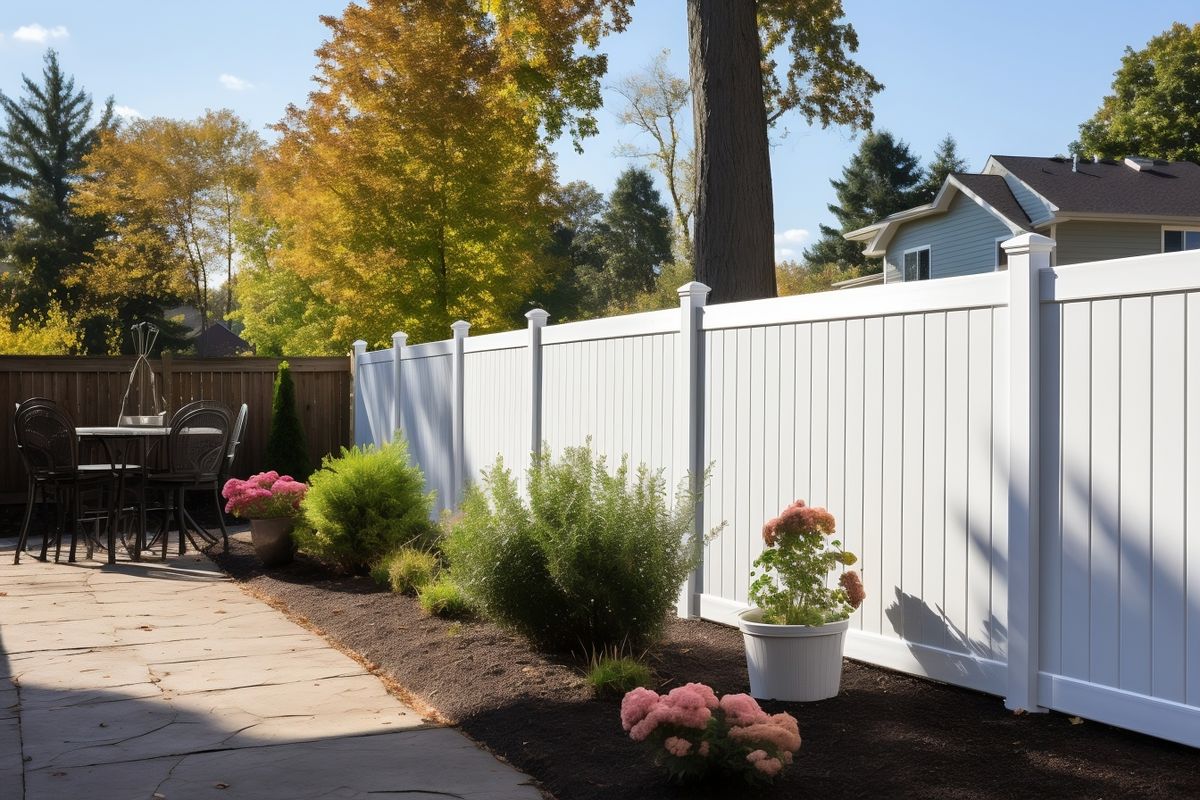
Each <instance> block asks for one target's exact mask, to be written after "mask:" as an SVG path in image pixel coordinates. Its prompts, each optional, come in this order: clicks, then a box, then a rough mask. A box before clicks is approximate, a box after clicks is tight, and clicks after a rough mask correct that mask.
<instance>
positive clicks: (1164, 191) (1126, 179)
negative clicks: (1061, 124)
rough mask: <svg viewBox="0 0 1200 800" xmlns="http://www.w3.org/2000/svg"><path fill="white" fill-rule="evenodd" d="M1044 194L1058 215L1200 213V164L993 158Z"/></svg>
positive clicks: (1017, 157) (1157, 215)
mask: <svg viewBox="0 0 1200 800" xmlns="http://www.w3.org/2000/svg"><path fill="white" fill-rule="evenodd" d="M993 162H994V163H995V164H998V165H999V166H1000V167H1001V168H1002V169H1003V170H1004V171H1006V172H1008V173H1009V174H1011V175H1012V176H1013V177H1014V178H1016V179H1017V180H1019V181H1021V183H1024V184H1025V185H1026V186H1028V187H1029V188H1030V189H1032V190H1033V191H1034V192H1036V193H1037V194H1039V195H1041V196H1042V198H1044V199H1045V200H1046V201H1048V202H1049V203H1050V204H1051V205H1053V206H1055V207H1056V209H1057V213H1056V216H1059V217H1062V216H1073V215H1090V214H1094V215H1110V216H1123V217H1125V216H1144V217H1154V218H1177V217H1200V164H1193V163H1191V162H1188V161H1154V160H1151V159H1138V158H1128V159H1125V160H1124V161H1099V162H1092V161H1085V160H1080V161H1079V162H1078V165H1077V166H1076V167H1075V168H1074V169H1072V160H1071V159H1069V158H1063V157H1055V158H1038V157H1030V156H992V157H991V158H990V159H989V160H988V168H987V169H985V172H995V171H996V170H994V169H993V167H992V164H993Z"/></svg>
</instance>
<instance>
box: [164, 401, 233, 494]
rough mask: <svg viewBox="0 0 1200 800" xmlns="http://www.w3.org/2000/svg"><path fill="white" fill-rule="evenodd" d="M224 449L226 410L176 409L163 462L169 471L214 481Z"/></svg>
mask: <svg viewBox="0 0 1200 800" xmlns="http://www.w3.org/2000/svg"><path fill="white" fill-rule="evenodd" d="M228 452H229V412H228V411H226V410H225V409H224V408H215V407H214V408H207V407H201V408H193V409H191V410H190V411H183V412H182V413H176V415H175V419H173V420H172V421H171V430H170V431H169V432H168V433H167V465H168V470H169V471H170V472H171V474H172V475H177V476H188V477H191V478H193V479H194V480H196V481H198V482H199V481H215V480H217V479H218V478H219V477H220V474H221V469H222V467H224V465H225V456H226V454H227V453H228Z"/></svg>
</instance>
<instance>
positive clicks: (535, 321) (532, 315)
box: [525, 308, 550, 328]
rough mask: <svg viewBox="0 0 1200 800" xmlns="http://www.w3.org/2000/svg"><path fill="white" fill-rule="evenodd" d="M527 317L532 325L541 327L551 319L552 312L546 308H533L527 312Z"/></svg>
mask: <svg viewBox="0 0 1200 800" xmlns="http://www.w3.org/2000/svg"><path fill="white" fill-rule="evenodd" d="M525 319H527V320H529V324H530V325H532V326H534V327H537V328H540V327H542V326H543V325H545V324H546V320H548V319H550V312H549V311H547V310H546V309H544V308H531V309H529V311H526V312H525Z"/></svg>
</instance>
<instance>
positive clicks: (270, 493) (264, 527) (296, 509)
mask: <svg viewBox="0 0 1200 800" xmlns="http://www.w3.org/2000/svg"><path fill="white" fill-rule="evenodd" d="M307 492H308V486H307V485H306V484H303V483H301V482H299V481H297V480H293V479H292V477H291V476H290V475H280V474H279V473H278V472H275V471H274V470H271V471H270V472H260V473H259V474H257V475H252V476H250V477H249V478H247V479H246V480H244V481H243V480H238V479H237V478H230V479H229V480H228V481H227V482H226V483H225V487H224V488H223V489H222V490H221V495H222V496H223V497H224V498H225V500H226V503H225V510H226V511H228V512H229V513H231V514H233V515H234V516H235V517H240V518H242V519H248V520H250V541H251V542H252V543H253V544H254V552H255V553H257V554H258V557H259V559H261V560H262V562H263V565H264V566H268V567H275V566H279V565H280V564H286V563H288V562H289V561H291V560H292V557H293V556H294V555H295V552H296V545H295V543H294V541H293V540H292V529H293V528H295V526H296V515H297V514H299V513H300V502H301V501H302V500H303V499H304V495H305V494H306V493H307Z"/></svg>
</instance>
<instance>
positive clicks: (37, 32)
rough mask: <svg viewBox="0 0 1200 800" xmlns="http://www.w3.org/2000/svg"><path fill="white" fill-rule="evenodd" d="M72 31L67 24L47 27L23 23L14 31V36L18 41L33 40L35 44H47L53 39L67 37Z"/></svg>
mask: <svg viewBox="0 0 1200 800" xmlns="http://www.w3.org/2000/svg"><path fill="white" fill-rule="evenodd" d="M70 35H71V33H70V32H69V31H68V30H67V28H66V26H65V25H55V26H54V27H53V28H47V27H45V26H43V25H39V24H38V23H36V22H35V23H33V24H32V25H22V26H21V27H19V28H17V29H16V30H15V31H13V35H12V38H14V39H16V40H17V41H18V42H32V43H33V44H45V43H46V42H48V41H50V40H51V39H66V38H67V37H68V36H70Z"/></svg>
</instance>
